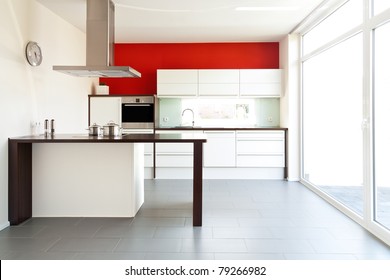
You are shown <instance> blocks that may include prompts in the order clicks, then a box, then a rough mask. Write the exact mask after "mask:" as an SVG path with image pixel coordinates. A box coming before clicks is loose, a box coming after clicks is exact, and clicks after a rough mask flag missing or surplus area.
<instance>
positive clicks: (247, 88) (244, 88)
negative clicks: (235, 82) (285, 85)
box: [240, 69, 283, 97]
mask: <svg viewBox="0 0 390 280" xmlns="http://www.w3.org/2000/svg"><path fill="white" fill-rule="evenodd" d="M282 76H283V70H281V69H242V70H240V96H244V97H267V96H270V97H280V96H281V94H282Z"/></svg>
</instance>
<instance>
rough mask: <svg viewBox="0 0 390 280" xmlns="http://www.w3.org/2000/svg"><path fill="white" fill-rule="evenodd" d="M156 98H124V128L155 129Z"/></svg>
mask: <svg viewBox="0 0 390 280" xmlns="http://www.w3.org/2000/svg"><path fill="white" fill-rule="evenodd" d="M154 105H155V104H154V96H122V128H123V129H124V130H128V129H153V128H154V119H155V117H154V114H155V113H154Z"/></svg>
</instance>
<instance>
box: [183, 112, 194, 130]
mask: <svg viewBox="0 0 390 280" xmlns="http://www.w3.org/2000/svg"><path fill="white" fill-rule="evenodd" d="M185 111H191V113H192V127H193V126H194V125H195V114H194V111H192V109H188V108H187V109H184V110H183V112H182V113H181V116H184V113H185Z"/></svg>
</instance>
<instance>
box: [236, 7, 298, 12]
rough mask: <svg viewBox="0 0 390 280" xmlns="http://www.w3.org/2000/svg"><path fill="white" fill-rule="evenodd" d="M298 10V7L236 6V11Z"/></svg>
mask: <svg viewBox="0 0 390 280" xmlns="http://www.w3.org/2000/svg"><path fill="white" fill-rule="evenodd" d="M296 10H299V7H276V6H271V7H237V8H236V11H254V12H256V11H260V12H268V11H296Z"/></svg>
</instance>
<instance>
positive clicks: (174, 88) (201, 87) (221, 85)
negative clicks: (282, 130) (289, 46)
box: [157, 69, 283, 97]
mask: <svg viewBox="0 0 390 280" xmlns="http://www.w3.org/2000/svg"><path fill="white" fill-rule="evenodd" d="M282 74H283V70H281V69H241V70H239V69H201V70H196V69H183V70H181V69H169V70H165V69H161V70H157V96H158V97H198V96H199V97H239V96H242V97H280V96H281V94H282Z"/></svg>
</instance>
